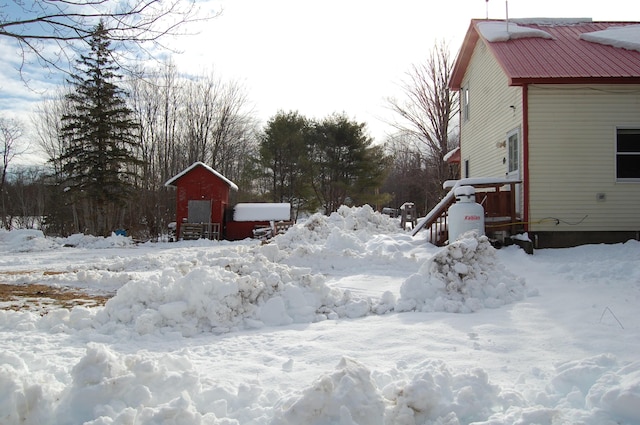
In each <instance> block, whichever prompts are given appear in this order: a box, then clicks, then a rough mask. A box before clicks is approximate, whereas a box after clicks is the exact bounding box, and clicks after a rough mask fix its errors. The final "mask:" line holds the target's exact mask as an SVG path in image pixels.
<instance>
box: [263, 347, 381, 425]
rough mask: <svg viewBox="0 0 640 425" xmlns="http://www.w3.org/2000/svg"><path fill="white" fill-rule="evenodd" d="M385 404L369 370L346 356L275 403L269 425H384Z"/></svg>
mask: <svg viewBox="0 0 640 425" xmlns="http://www.w3.org/2000/svg"><path fill="white" fill-rule="evenodd" d="M384 411H385V403H384V400H383V398H382V395H381V394H380V391H379V390H378V389H377V388H376V385H375V383H374V381H373V380H372V379H371V371H370V370H368V369H367V368H366V367H364V366H363V365H361V364H360V363H358V362H357V361H355V360H353V359H349V358H342V360H341V361H340V363H339V364H338V367H337V370H336V371H335V372H334V373H333V374H331V375H324V376H322V377H320V378H319V379H318V380H316V381H315V382H314V383H313V384H312V385H311V386H310V387H308V388H306V389H304V390H303V391H302V393H301V394H296V395H294V396H292V397H289V398H287V399H285V400H284V401H281V402H280V404H279V405H278V406H276V411H275V415H274V420H273V422H272V425H299V424H305V425H323V424H345V425H352V424H353V425H355V424H358V425H383V423H384V422H383V420H384Z"/></svg>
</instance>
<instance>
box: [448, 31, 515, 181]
mask: <svg viewBox="0 0 640 425" xmlns="http://www.w3.org/2000/svg"><path fill="white" fill-rule="evenodd" d="M462 87H468V88H469V117H470V118H469V120H468V121H465V120H463V121H462V122H461V123H460V140H461V148H460V151H461V155H462V156H461V159H462V164H464V161H465V160H468V161H469V172H470V175H469V177H505V174H506V172H507V164H506V162H505V161H506V157H507V149H506V147H505V141H506V138H507V132H509V131H510V130H513V129H515V128H521V126H522V89H521V88H519V87H508V86H507V78H506V76H505V74H504V72H503V71H502V69H501V68H500V66H499V65H498V63H497V62H496V60H495V59H494V58H493V56H492V55H491V54H490V52H489V50H488V49H487V47H486V46H485V44H484V43H483V42H482V40H479V41H478V44H477V45H476V47H475V50H474V52H473V55H472V57H471V61H470V62H469V66H468V68H467V70H466V72H465V76H464V78H463V80H462ZM512 106H513V108H512ZM521 161H522V159H521ZM521 164H522V162H521Z"/></svg>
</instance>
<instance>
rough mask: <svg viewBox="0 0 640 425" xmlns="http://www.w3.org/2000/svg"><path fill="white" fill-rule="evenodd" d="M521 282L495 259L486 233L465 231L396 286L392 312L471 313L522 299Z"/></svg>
mask: <svg viewBox="0 0 640 425" xmlns="http://www.w3.org/2000/svg"><path fill="white" fill-rule="evenodd" d="M524 296H525V281H524V280H523V279H522V278H519V277H517V276H515V275H513V274H512V273H510V272H509V271H507V270H506V269H505V268H504V266H503V265H502V264H501V263H500V262H499V260H498V259H497V257H496V252H495V249H494V248H493V247H492V246H491V244H490V243H489V239H488V238H487V237H486V236H477V235H475V234H465V235H463V237H462V238H461V239H459V240H457V241H456V242H453V243H451V244H449V245H448V246H446V247H444V248H442V249H441V250H440V251H439V252H438V253H436V254H435V255H434V256H433V257H432V258H431V259H429V260H428V261H427V262H426V263H425V264H424V265H423V266H422V267H421V268H420V270H419V271H418V273H416V274H413V275H412V276H409V278H408V279H407V280H406V281H405V282H404V283H403V284H402V287H401V288H400V300H398V303H397V305H396V311H410V310H418V311H423V312H428V311H447V312H450V313H471V312H474V311H477V310H480V309H482V308H484V307H487V308H496V307H500V306H502V305H504V304H509V303H512V302H514V301H518V300H521V299H523V298H524Z"/></svg>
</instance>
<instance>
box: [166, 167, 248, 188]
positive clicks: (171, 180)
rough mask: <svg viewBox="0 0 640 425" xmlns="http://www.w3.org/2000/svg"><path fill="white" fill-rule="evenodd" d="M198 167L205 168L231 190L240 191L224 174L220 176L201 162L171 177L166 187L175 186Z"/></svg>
mask: <svg viewBox="0 0 640 425" xmlns="http://www.w3.org/2000/svg"><path fill="white" fill-rule="evenodd" d="M196 167H204V168H205V169H206V170H207V171H209V172H210V173H211V174H214V175H215V176H216V177H218V178H219V179H220V180H222V181H224V182H225V183H226V184H228V185H229V187H230V188H231V189H233V190H238V186H237V185H236V184H235V183H234V182H232V181H231V180H229V179H228V178H226V177H225V176H223V175H222V174H220V173H219V172H217V171H216V170H214V169H213V168H211V167H209V166H208V165H207V164H205V163H204V162H200V161H196V162H194V163H193V164H191V165H190V166H189V167H187V168H185V169H184V170H183V171H182V172H181V173H179V174H176V175H175V176H173V177H171V178H170V179H169V180H167V182H166V183H165V184H164V185H165V186H175V182H176V181H178V180H179V179H180V178H181V177H183V176H184V175H185V174H187V173H188V172H189V171H191V170H193V169H194V168H196Z"/></svg>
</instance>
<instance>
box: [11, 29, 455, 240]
mask: <svg viewBox="0 0 640 425" xmlns="http://www.w3.org/2000/svg"><path fill="white" fill-rule="evenodd" d="M110 41H111V40H110V39H109V31H108V30H107V28H106V27H104V26H102V25H101V24H99V25H98V26H96V27H95V28H94V31H93V32H92V35H91V38H89V39H88V40H87V44H88V49H87V50H86V53H83V54H82V55H80V58H79V59H78V60H77V62H76V66H75V68H74V72H72V73H71V75H70V77H69V79H68V81H67V85H66V86H65V87H64V89H63V90H62V91H61V92H60V93H58V94H57V95H56V96H54V97H52V98H49V99H48V100H46V101H44V102H43V103H42V104H41V105H40V107H39V108H38V109H37V113H36V115H35V117H34V120H33V127H34V128H35V134H36V137H37V143H38V144H39V146H40V147H41V148H42V150H43V151H44V152H45V153H46V155H47V157H48V162H47V166H46V167H44V168H39V169H34V168H31V169H22V170H20V171H19V172H17V173H14V178H13V179H11V180H7V179H6V178H5V175H6V170H7V168H8V162H6V161H5V164H3V167H2V176H3V179H2V184H3V190H2V191H0V194H1V195H2V204H1V205H0V206H1V207H2V211H1V213H2V214H1V215H2V220H3V223H2V224H3V226H4V227H5V228H10V227H11V226H12V225H16V223H17V224H19V225H22V226H27V227H28V226H29V225H36V224H37V225H40V226H42V227H43V229H44V230H46V231H47V232H49V233H51V234H59V235H66V234H71V233H76V232H85V233H92V234H96V235H108V234H110V232H111V231H113V230H115V229H118V228H122V229H127V230H128V231H129V232H130V233H131V234H134V235H136V236H137V237H139V238H141V239H154V238H156V237H157V236H158V235H160V234H162V233H164V231H165V230H166V228H167V225H168V223H169V222H171V221H172V220H173V219H174V217H175V211H174V208H175V194H174V193H173V190H172V189H170V188H166V187H164V182H166V181H167V180H169V179H170V178H171V177H172V176H174V175H176V174H177V173H179V172H180V171H182V170H183V169H185V168H186V167H188V166H189V165H191V164H192V163H193V162H195V161H202V162H205V163H207V164H208V165H210V166H211V167H212V168H214V169H216V170H217V171H219V172H220V173H222V174H223V175H225V176H226V177H227V178H229V179H230V180H232V181H234V182H235V183H237V184H238V186H239V187H240V191H239V192H238V193H237V194H236V199H235V201H270V202H290V203H291V204H292V206H293V207H294V212H295V213H296V215H297V214H298V213H300V212H303V211H305V212H315V211H322V212H324V213H327V214H329V213H331V212H333V211H335V210H337V208H338V207H339V206H340V205H343V204H347V205H362V204H365V203H368V204H371V205H373V206H375V207H378V208H382V207H383V206H393V207H398V206H400V205H401V204H402V203H403V202H406V201H411V202H414V203H416V205H417V206H418V210H419V211H426V209H427V208H428V207H429V205H430V204H431V205H433V203H435V202H437V199H438V197H439V196H440V193H439V189H438V188H441V187H442V186H441V184H442V181H443V180H445V179H447V178H450V177H452V176H454V174H455V171H454V170H452V169H451V168H450V167H448V166H447V165H446V164H445V165H443V164H444V162H443V161H442V157H443V156H444V155H445V154H446V153H447V151H448V149H449V148H450V146H451V145H452V141H451V140H452V138H451V137H450V131H449V127H448V126H449V123H450V121H451V120H452V118H453V117H454V116H455V113H456V104H455V98H454V97H453V95H451V94H450V93H448V92H443V90H444V89H443V87H442V82H443V80H442V78H440V74H441V73H442V71H443V70H442V69H441V67H443V66H444V68H445V69H444V70H445V71H446V70H447V69H449V68H447V67H448V66H450V62H448V56H446V54H444V52H445V51H444V50H437V49H434V51H433V52H432V55H431V57H430V58H429V61H428V63H431V64H432V65H433V67H432V70H433V73H432V74H425V75H426V76H425V75H422V74H420V73H421V72H423V71H425V70H426V69H427V68H425V69H418V68H415V69H414V70H413V72H414V73H415V75H413V74H410V75H413V76H414V77H416V78H417V76H423V77H424V78H425V79H424V80H416V79H413V80H411V81H412V82H413V83H414V84H407V86H406V89H407V90H414V91H420V90H422V91H425V92H426V93H425V95H427V96H433V94H434V93H437V95H438V96H442V95H446V96H447V98H446V99H445V100H446V102H444V103H440V104H436V103H428V104H423V105H420V104H416V103H415V99H414V98H412V96H411V95H409V96H407V98H408V101H407V103H400V102H399V101H397V100H389V104H390V107H391V108H392V109H395V110H396V112H398V114H399V116H400V117H402V118H404V119H406V118H407V116H411V115H408V114H406V113H403V108H410V109H411V111H413V113H414V114H415V119H414V121H411V120H409V125H402V124H399V123H398V124H397V128H398V130H399V131H398V133H397V134H395V135H393V136H392V137H389V139H388V140H387V143H386V144H374V143H373V140H372V139H371V138H370V137H369V136H368V134H367V130H366V125H365V124H364V123H358V122H356V121H354V120H352V119H350V118H349V117H348V116H346V114H344V113H342V114H333V115H331V116H328V117H325V118H323V119H321V120H317V119H309V118H307V117H304V116H302V115H301V114H299V113H298V112H296V111H289V112H285V111H280V112H278V113H277V114H276V115H275V116H274V117H272V118H271V119H270V120H269V121H268V122H267V123H266V125H265V126H264V127H263V128H260V127H259V125H258V122H257V120H256V119H255V118H254V115H253V113H252V111H251V107H250V103H249V100H248V96H247V94H246V92H245V91H244V88H243V87H242V86H241V85H239V84H238V83H235V82H228V81H222V80H221V79H219V78H217V77H216V76H215V75H214V74H213V73H211V74H204V75H197V76H193V75H183V74H180V73H179V72H178V69H177V67H176V66H175V64H173V63H171V62H166V63H164V64H163V65H162V66H161V67H159V68H156V69H151V70H147V69H136V70H135V71H134V72H132V73H129V74H128V75H127V78H123V76H122V75H120V73H119V71H120V69H119V67H118V66H117V64H116V62H115V61H114V59H113V54H112V50H111V46H110ZM434 61H435V62H434ZM417 81H420V82H421V83H424V84H423V85H419V84H415V83H416V82H417ZM434 84H437V85H439V86H438V87H435V88H434V87H432V86H433V85H434ZM445 86H446V84H445ZM434 90H435V91H434ZM410 93H411V92H410V91H409V92H408V94H410ZM447 102H449V103H447ZM443 105H444V106H443ZM416 106H417V107H418V108H420V107H423V108H426V112H428V113H432V114H435V117H436V118H437V119H434V117H432V116H429V115H426V116H428V117H429V118H428V120H427V121H428V123H427V125H426V126H415V124H416V121H415V120H419V116H420V115H419V114H420V110H419V109H418V110H416V109H415V108H416ZM416 111H417V112H416ZM404 112H406V111H404ZM438 114H440V115H438ZM438 120H439V121H438ZM433 123H435V126H436V127H437V126H438V125H441V126H442V125H443V126H444V127H443V128H433V126H434V124H433ZM0 124H6V123H0ZM412 126H414V127H412ZM2 127H8V126H7V125H3V126H2ZM416 128H418V129H422V130H423V131H416ZM425 128H426V129H429V130H428V131H424V129H425ZM14 139H15V137H14ZM6 140H7V139H6V138H5V143H6ZM454 142H455V140H454ZM9 147H11V146H9ZM4 152H5V154H6V153H8V152H15V150H11V149H5V150H4ZM440 190H441V189H440ZM26 217H31V219H30V220H31V222H28V219H26ZM35 217H44V221H43V222H42V223H36V222H35V221H36V219H35ZM18 219H19V220H22V222H21V223H18V222H17V221H16V220H18Z"/></svg>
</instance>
